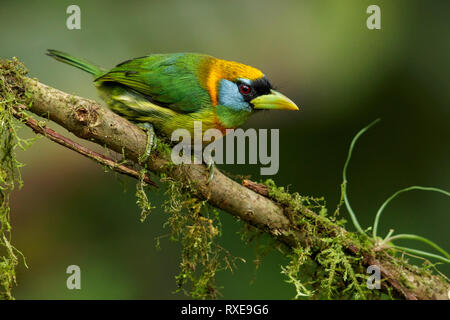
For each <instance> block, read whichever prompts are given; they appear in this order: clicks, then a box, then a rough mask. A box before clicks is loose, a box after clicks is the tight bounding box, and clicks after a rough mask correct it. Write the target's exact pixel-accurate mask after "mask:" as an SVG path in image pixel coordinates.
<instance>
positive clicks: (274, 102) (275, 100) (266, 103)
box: [250, 90, 299, 111]
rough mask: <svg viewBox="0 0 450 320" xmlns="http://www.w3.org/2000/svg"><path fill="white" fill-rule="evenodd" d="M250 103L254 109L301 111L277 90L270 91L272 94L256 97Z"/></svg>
mask: <svg viewBox="0 0 450 320" xmlns="http://www.w3.org/2000/svg"><path fill="white" fill-rule="evenodd" d="M250 103H251V104H252V105H253V108H254V109H268V110H297V111H298V110H299V109H298V107H297V105H296V104H295V103H294V102H293V101H292V100H291V99H289V98H288V97H286V96H285V95H283V94H281V93H279V92H278V91H275V90H270V94H265V95H263V96H259V97H256V98H255V99H253V100H252V101H250Z"/></svg>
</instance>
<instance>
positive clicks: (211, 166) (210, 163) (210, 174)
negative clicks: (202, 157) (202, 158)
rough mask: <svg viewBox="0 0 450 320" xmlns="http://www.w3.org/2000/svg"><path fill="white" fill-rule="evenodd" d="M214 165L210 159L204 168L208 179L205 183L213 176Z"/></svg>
mask: <svg viewBox="0 0 450 320" xmlns="http://www.w3.org/2000/svg"><path fill="white" fill-rule="evenodd" d="M215 167H216V165H215V163H214V161H213V160H210V161H209V162H208V163H207V165H206V168H207V169H208V171H209V176H208V181H207V182H206V183H207V184H208V183H210V182H211V181H212V180H213V178H214V168H215Z"/></svg>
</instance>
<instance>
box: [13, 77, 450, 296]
mask: <svg viewBox="0 0 450 320" xmlns="http://www.w3.org/2000/svg"><path fill="white" fill-rule="evenodd" d="M17 81H20V82H21V83H22V85H23V89H24V90H26V91H27V92H31V93H32V94H31V97H30V98H29V102H31V104H30V107H28V108H27V110H29V111H31V112H33V113H35V114H36V115H39V116H42V117H44V118H47V119H50V120H52V121H54V122H56V123H58V124H59V125H61V126H62V127H64V128H66V129H67V130H69V131H70V132H72V133H73V134H75V135H76V136H78V137H80V138H83V139H86V140H88V141H93V142H95V143H97V144H99V145H101V146H106V147H107V148H109V149H111V150H114V151H116V152H118V153H123V154H124V155H125V156H126V158H127V159H130V160H133V161H134V162H135V163H139V156H140V155H142V154H144V152H145V146H146V142H147V136H146V133H145V132H144V131H142V130H141V129H139V128H138V127H137V126H135V125H134V124H132V123H131V122H129V121H127V120H126V119H124V118H122V117H120V116H118V115H116V114H115V113H113V112H112V111H110V110H109V109H107V108H105V107H102V106H101V105H99V104H98V103H97V102H95V101H92V100H88V99H85V98H82V97H78V96H73V95H70V94H67V93H65V92H62V91H60V90H57V89H54V88H52V87H49V86H47V85H45V84H42V83H40V82H38V81H37V80H34V79H30V78H27V77H21V79H17ZM33 130H35V132H38V133H41V134H44V135H46V136H49V132H48V131H45V132H42V130H41V131H40V130H39V129H38V130H36V127H33ZM50 136H52V135H50ZM54 141H55V140H54ZM64 141H66V140H63V143H61V142H58V141H56V142H58V143H60V144H61V145H63V146H65V147H69V148H70V145H71V144H70V143H69V145H68V144H67V143H66V142H64ZM71 149H73V148H71ZM76 149H77V148H76ZM78 149H79V148H78ZM87 153H89V152H88V151H87ZM169 163H170V162H169V160H168V159H166V158H165V157H164V156H163V155H162V154H159V153H155V152H154V153H152V155H151V157H150V159H149V161H148V164H147V165H148V169H149V170H150V171H152V172H154V173H166V174H167V175H169V176H170V177H171V178H172V179H175V180H177V181H179V182H181V183H185V184H194V185H195V188H193V191H192V192H193V193H194V194H193V195H194V196H196V197H198V198H200V199H206V200H207V201H208V202H209V203H210V204H211V205H213V206H215V207H217V208H219V209H222V210H223V211H225V212H227V213H229V214H231V215H233V216H234V217H236V218H238V219H240V220H243V221H245V222H246V223H248V224H250V225H252V226H254V227H256V228H258V229H259V230H261V231H263V232H266V233H268V234H270V236H272V237H273V238H274V239H276V240H278V241H281V242H282V243H284V244H286V245H287V246H288V247H295V246H298V245H304V246H306V245H308V244H310V243H311V241H319V240H320V239H314V237H315V236H314V235H313V234H311V233H308V231H306V230H302V229H300V228H299V227H298V226H297V225H296V224H295V223H293V222H292V221H291V220H290V219H289V210H292V208H289V207H286V206H282V205H280V204H279V203H277V202H276V201H274V200H273V199H271V198H269V197H268V195H269V193H268V190H267V189H265V186H263V185H258V184H257V183H254V182H252V181H249V180H247V181H244V182H243V184H244V185H240V184H239V183H237V182H235V181H233V180H232V179H230V178H228V177H227V176H225V175H224V174H222V173H221V172H220V171H219V170H217V169H215V172H214V179H213V180H212V181H211V182H210V183H207V180H208V176H209V172H208V170H207V169H206V167H205V166H203V165H195V164H194V165H180V166H173V165H169ZM130 175H131V176H134V177H136V176H135V174H133V173H131V174H130ZM297 210H298V211H299V212H300V214H301V215H303V216H304V217H305V218H309V219H311V218H313V219H315V221H317V223H318V224H319V227H320V224H322V223H325V222H324V220H323V219H326V218H323V217H320V216H319V215H317V214H316V213H314V212H313V211H311V210H309V209H308V208H306V207H300V208H297ZM326 227H327V228H328V229H331V234H335V235H340V236H343V237H344V238H346V239H348V240H347V241H346V242H345V246H346V249H347V252H348V254H349V255H353V256H359V257H361V258H362V259H363V262H364V264H365V265H367V266H369V265H378V266H379V267H380V270H381V274H382V277H383V280H384V281H382V283H383V285H382V290H384V291H386V292H387V291H391V292H393V293H394V294H395V295H396V296H398V297H401V298H405V299H411V300H415V299H449V297H448V292H449V285H448V282H447V281H446V280H445V279H444V278H443V277H440V276H438V275H431V274H426V275H425V276H424V274H423V273H421V272H419V271H418V269H417V268H416V267H414V266H412V265H411V266H406V267H405V266H404V264H402V269H401V270H399V267H398V266H399V265H400V263H399V261H398V259H397V258H395V257H393V256H391V255H388V254H387V253H385V252H384V251H377V250H375V249H373V250H369V251H368V250H366V248H362V247H361V246H360V245H359V244H358V243H357V242H354V241H352V240H351V239H352V237H350V236H348V237H347V235H348V234H349V233H348V232H347V231H346V230H345V229H343V228H341V227H339V226H337V225H335V224H333V223H332V222H331V221H329V220H328V219H327V221H326ZM424 277H425V278H424Z"/></svg>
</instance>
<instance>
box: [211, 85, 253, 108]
mask: <svg viewBox="0 0 450 320" xmlns="http://www.w3.org/2000/svg"><path fill="white" fill-rule="evenodd" d="M219 104H220V105H222V106H225V107H228V108H230V109H233V110H236V111H238V110H245V111H250V110H251V107H250V104H248V103H247V102H245V101H244V98H243V97H242V95H241V94H240V92H239V89H238V86H237V85H236V84H235V83H234V82H231V81H228V80H225V79H222V80H220V83H219Z"/></svg>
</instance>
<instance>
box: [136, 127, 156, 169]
mask: <svg viewBox="0 0 450 320" xmlns="http://www.w3.org/2000/svg"><path fill="white" fill-rule="evenodd" d="M138 127H139V128H141V129H142V130H144V131H145V132H146V133H147V144H146V145H145V152H144V154H143V155H141V156H139V163H146V162H147V160H148V158H149V157H150V154H151V152H152V149H154V148H155V147H156V135H155V130H154V128H153V125H152V124H151V123H148V122H144V123H139V124H138Z"/></svg>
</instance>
